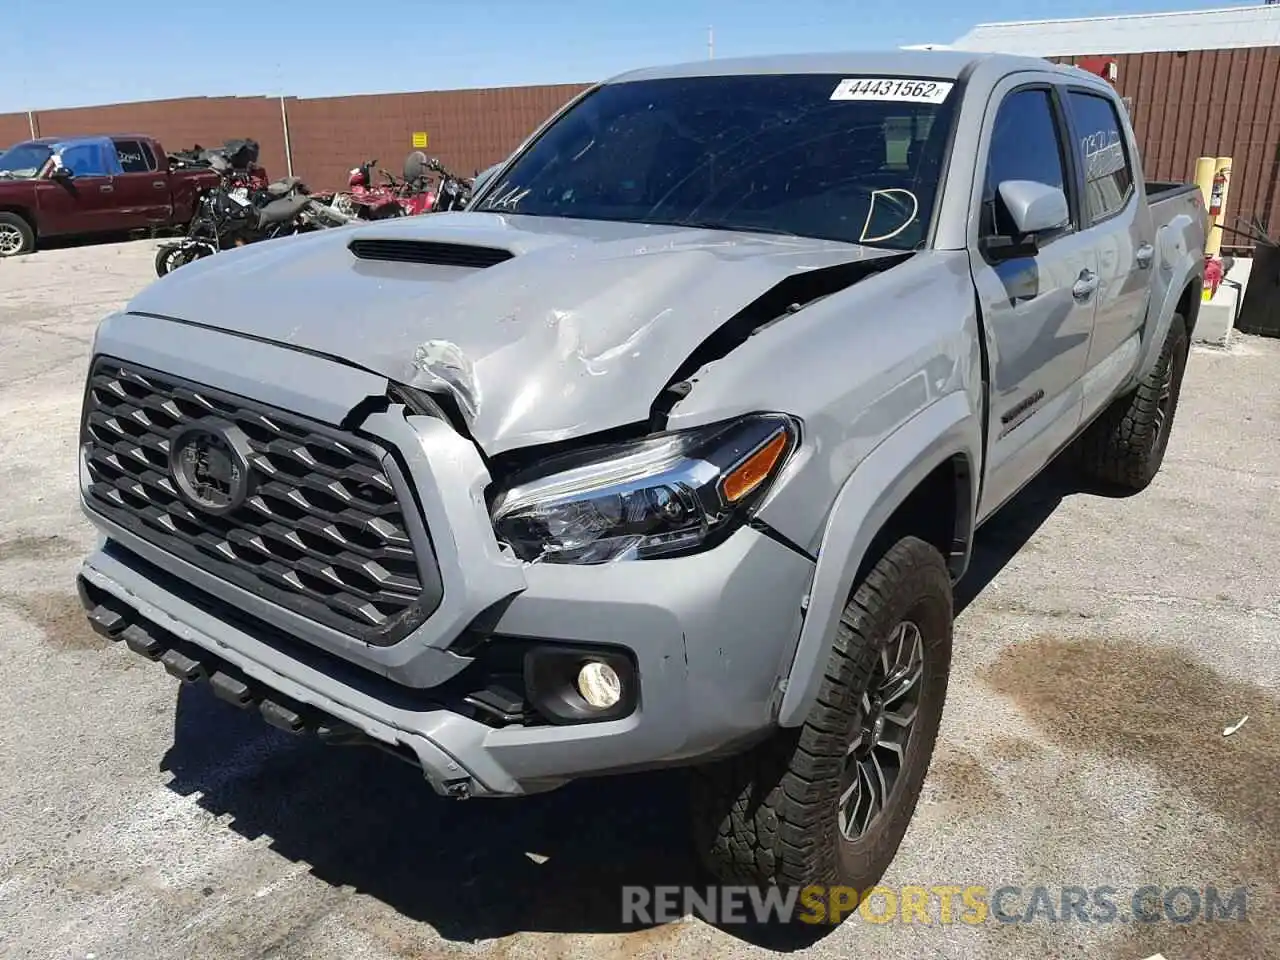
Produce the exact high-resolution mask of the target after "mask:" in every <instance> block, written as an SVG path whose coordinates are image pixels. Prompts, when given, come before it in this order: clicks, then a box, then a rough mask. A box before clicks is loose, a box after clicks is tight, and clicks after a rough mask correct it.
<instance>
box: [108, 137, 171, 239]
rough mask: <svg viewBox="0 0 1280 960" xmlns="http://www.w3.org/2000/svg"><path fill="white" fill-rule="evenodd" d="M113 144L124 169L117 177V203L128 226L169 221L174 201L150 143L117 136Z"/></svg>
mask: <svg viewBox="0 0 1280 960" xmlns="http://www.w3.org/2000/svg"><path fill="white" fill-rule="evenodd" d="M114 143H115V147H116V155H117V156H118V157H119V158H120V166H121V168H122V170H123V172H122V173H120V174H118V175H117V176H116V203H117V205H118V206H119V208H120V214H121V217H122V218H123V219H124V221H125V222H126V223H127V224H128V229H142V228H144V227H151V226H165V225H167V224H168V223H170V221H171V220H172V216H173V200H172V197H171V196H170V194H169V175H168V172H167V171H166V170H161V169H159V167H158V164H157V158H156V157H155V156H154V155H153V153H152V150H151V144H149V143H148V142H147V141H145V140H126V139H117V140H115V141H114Z"/></svg>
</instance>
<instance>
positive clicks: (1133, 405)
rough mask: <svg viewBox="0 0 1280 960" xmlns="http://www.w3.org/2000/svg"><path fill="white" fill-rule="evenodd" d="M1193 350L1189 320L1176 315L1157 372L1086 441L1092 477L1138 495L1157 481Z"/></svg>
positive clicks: (1115, 405) (1085, 465) (1083, 455)
mask: <svg viewBox="0 0 1280 960" xmlns="http://www.w3.org/2000/svg"><path fill="white" fill-rule="evenodd" d="M1190 346H1191V345H1190V338H1189V337H1188V336H1187V324H1186V321H1185V320H1184V319H1183V318H1182V315H1181V314H1176V313H1175V314H1174V315H1173V321H1172V322H1171V323H1170V325H1169V333H1168V335H1167V336H1166V337H1165V341H1164V346H1163V347H1162V348H1161V350H1160V356H1159V358H1158V359H1157V360H1156V365H1155V367H1154V368H1153V369H1152V370H1151V372H1150V373H1149V374H1147V376H1145V377H1144V378H1143V379H1142V382H1141V383H1139V384H1138V386H1137V388H1136V389H1134V390H1133V391H1131V392H1130V393H1128V394H1126V395H1125V396H1123V397H1119V398H1117V399H1116V400H1114V401H1112V403H1111V405H1110V406H1109V407H1107V409H1106V410H1104V411H1103V412H1102V413H1101V414H1100V415H1099V417H1098V419H1097V420H1095V421H1094V422H1093V423H1092V424H1090V425H1089V428H1088V429H1087V430H1086V431H1085V432H1084V434H1083V435H1082V436H1081V438H1080V465H1081V468H1082V470H1083V472H1084V475H1085V476H1086V477H1087V478H1089V479H1090V480H1093V481H1094V482H1097V483H1101V484H1103V485H1104V486H1108V487H1115V488H1119V489H1123V490H1127V491H1131V492H1134V493H1136V492H1138V491H1139V490H1143V489H1145V488H1146V486H1147V485H1148V484H1149V483H1151V481H1152V480H1153V479H1154V478H1155V475H1156V473H1157V471H1159V469H1160V465H1161V464H1162V463H1163V462H1164V452H1165V449H1166V448H1167V447H1168V445H1169V432H1170V430H1172V429H1173V418H1174V414H1175V413H1177V410H1178V395H1179V394H1180V393H1181V391H1182V376H1183V374H1184V373H1185V372H1186V368H1187V354H1188V352H1189V350H1190Z"/></svg>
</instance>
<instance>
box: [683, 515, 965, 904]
mask: <svg viewBox="0 0 1280 960" xmlns="http://www.w3.org/2000/svg"><path fill="white" fill-rule="evenodd" d="M951 637H952V595H951V578H950V576H949V574H948V572H947V566H946V562H945V561H944V560H943V558H942V555H941V554H940V553H939V552H938V550H937V549H936V548H934V547H933V546H930V545H929V544H927V543H925V542H924V541H923V540H920V539H917V538H916V537H905V538H903V539H902V540H900V541H898V542H897V543H896V544H894V545H893V546H892V547H891V548H890V549H889V550H888V551H887V552H886V553H885V555H884V556H883V557H882V558H881V559H880V560H879V562H877V563H876V565H875V566H874V567H873V568H872V570H871V572H870V573H869V574H868V575H867V577H866V579H865V580H863V581H862V583H861V584H859V585H858V586H857V587H856V588H855V590H854V592H853V595H852V596H851V597H850V598H849V601H848V603H847V605H846V606H845V609H844V613H843V614H842V615H841V617H840V624H839V627H838V630H837V633H836V638H835V644H834V646H833V649H832V651H831V656H830V660H829V661H828V663H827V666H826V670H825V675H824V677H823V680H822V685H821V688H820V690H819V693H818V699H817V702H816V703H815V704H814V705H813V708H812V710H811V711H810V714H809V716H808V718H807V719H806V721H805V723H804V725H803V726H802V727H801V728H800V729H799V730H798V731H780V732H778V733H777V734H775V735H774V737H773V738H772V739H771V740H770V741H768V742H767V743H765V744H764V745H762V746H760V747H757V748H756V749H754V750H752V751H751V752H749V753H746V754H743V755H741V756H738V757H733V758H731V759H729V760H726V761H723V762H720V763H717V764H715V765H713V766H711V767H707V768H703V769H701V770H699V771H698V772H697V775H696V776H695V777H694V784H695V786H694V792H693V797H692V801H693V823H694V836H695V840H696V842H697V845H698V849H699V853H700V854H701V856H702V858H703V861H704V863H705V864H706V866H707V867H709V868H710V870H711V872H712V873H714V874H715V875H716V876H717V877H718V878H719V879H720V880H722V881H723V882H727V883H748V884H761V885H766V886H771V885H777V886H780V887H786V888H802V887H805V886H809V885H811V884H823V885H841V886H847V887H852V888H854V889H856V890H857V891H858V895H859V897H864V896H865V895H866V892H867V890H868V889H869V888H870V887H872V886H874V884H875V883H876V882H877V881H878V880H879V879H880V877H881V876H882V875H883V874H884V871H885V870H886V869H887V868H888V866H889V864H890V863H891V862H892V860H893V858H894V855H895V854H896V853H897V850H898V845H899V844H900V843H901V842H902V837H903V835H904V834H905V833H906V830H907V825H908V823H910V821H911V817H912V815H913V814H914V812H915V808H916V802H917V801H918V799H919V797H920V791H921V789H922V787H923V785H924V778H925V774H926V773H927V771H928V768H929V761H930V758H931V757H932V755H933V746H934V742H935V740H936V738H937V734H938V726H939V724H940V723H941V720H942V706H943V703H944V701H945V700H946V694H947V678H948V675H949V673H950V670H951ZM829 919H830V920H831V921H833V922H838V921H839V919H841V918H840V917H837V916H834V915H832V916H830V917H829Z"/></svg>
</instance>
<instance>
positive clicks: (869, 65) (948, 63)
mask: <svg viewBox="0 0 1280 960" xmlns="http://www.w3.org/2000/svg"><path fill="white" fill-rule="evenodd" d="M995 61H1000V62H1001V63H1002V64H1004V65H1006V66H1007V67H1008V68H1009V70H1010V71H1015V70H1028V69H1032V70H1045V69H1049V70H1052V69H1054V68H1055V64H1052V63H1050V62H1048V61H1046V60H1042V59H1040V58H1039V57H1023V56H1010V55H1007V54H1000V53H982V52H975V51H969V50H853V51H849V52H847V53H790V54H780V55H774V56H767V57H737V58H730V59H725V60H694V61H691V62H689V63H677V64H672V65H670V66H662V67H645V68H642V69H640V70H631V71H629V72H627V73H622V74H619V75H617V76H615V77H611V78H610V79H609V80H606V81H605V82H606V83H631V82H633V81H636V80H665V79H671V78H675V77H726V76H750V75H753V74H779V75H782V74H798V73H831V74H847V75H849V76H858V75H862V76H888V77H931V78H936V79H939V80H955V79H957V78H959V77H960V76H961V75H962V74H963V73H964V72H965V71H966V70H968V69H969V68H970V67H972V66H974V65H976V64H978V63H985V62H993V63H994V62H995ZM1059 69H1061V68H1059Z"/></svg>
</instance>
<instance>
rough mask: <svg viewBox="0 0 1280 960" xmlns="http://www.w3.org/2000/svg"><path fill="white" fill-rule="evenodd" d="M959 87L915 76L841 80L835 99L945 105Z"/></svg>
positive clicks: (942, 81) (945, 81)
mask: <svg viewBox="0 0 1280 960" xmlns="http://www.w3.org/2000/svg"><path fill="white" fill-rule="evenodd" d="M954 86H955V84H954V83H951V82H950V81H947V80H917V79H913V78H911V77H885V78H881V77H855V78H854V79H852V80H841V81H840V82H839V83H838V84H836V88H835V90H834V91H833V92H832V94H831V99H832V100H893V101H896V102H898V103H942V101H944V100H946V99H947V94H949V93H950V92H951V88H952V87H954Z"/></svg>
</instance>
